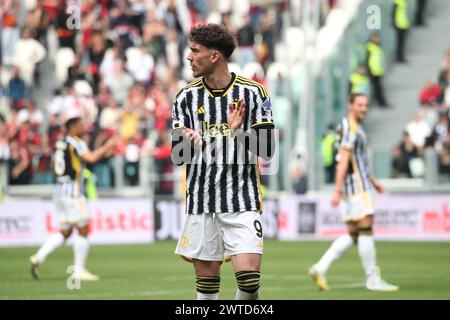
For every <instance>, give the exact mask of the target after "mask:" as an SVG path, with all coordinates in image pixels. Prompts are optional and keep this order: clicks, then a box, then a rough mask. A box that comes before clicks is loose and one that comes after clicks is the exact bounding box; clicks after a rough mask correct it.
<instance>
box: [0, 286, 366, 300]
mask: <svg viewBox="0 0 450 320" xmlns="http://www.w3.org/2000/svg"><path fill="white" fill-rule="evenodd" d="M356 288H365V284H364V283H363V282H355V283H347V284H336V285H334V286H332V289H356ZM234 291H235V289H229V288H226V289H221V292H234ZM286 291H314V292H316V291H317V289H316V288H315V287H314V286H313V285H308V286H297V287H290V288H285V287H265V288H263V289H262V290H261V293H262V295H263V296H264V292H286ZM78 293H79V291H74V294H50V295H38V296H20V297H10V296H0V299H38V300H45V299H70V298H81V299H86V298H87V297H89V296H90V297H92V298H97V299H98V298H108V297H109V298H116V299H117V298H118V297H123V296H128V297H139V296H142V297H145V296H158V295H159V296H166V295H173V294H194V293H195V290H194V288H193V289H191V290H187V289H183V290H157V291H130V292H122V293H112V292H92V293H91V292H89V293H82V294H78ZM299 299H300V298H299Z"/></svg>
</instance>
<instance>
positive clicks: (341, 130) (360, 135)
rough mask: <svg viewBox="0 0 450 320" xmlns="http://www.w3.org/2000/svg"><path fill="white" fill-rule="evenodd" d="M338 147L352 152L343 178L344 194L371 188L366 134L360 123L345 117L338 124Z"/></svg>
mask: <svg viewBox="0 0 450 320" xmlns="http://www.w3.org/2000/svg"><path fill="white" fill-rule="evenodd" d="M338 134H339V146H340V148H343V149H347V150H350V151H351V152H352V155H351V158H350V163H349V167H348V170H347V174H346V176H345V180H344V192H343V193H344V195H347V196H350V195H356V194H361V193H363V192H366V191H369V190H372V183H371V182H370V179H369V159H368V155H367V136H366V132H365V131H364V128H363V126H362V125H360V124H358V123H357V122H356V121H354V120H351V119H350V118H348V117H346V118H343V119H342V121H341V122H340V124H339V125H338Z"/></svg>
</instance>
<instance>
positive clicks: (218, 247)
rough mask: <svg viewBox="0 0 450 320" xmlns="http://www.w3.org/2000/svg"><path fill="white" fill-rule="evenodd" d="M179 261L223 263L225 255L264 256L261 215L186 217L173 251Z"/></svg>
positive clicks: (199, 215) (191, 215)
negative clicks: (195, 260)
mask: <svg viewBox="0 0 450 320" xmlns="http://www.w3.org/2000/svg"><path fill="white" fill-rule="evenodd" d="M175 253H176V254H179V255H180V256H181V257H182V258H184V259H185V260H188V261H192V259H198V260H205V261H223V259H224V256H233V255H236V254H240V253H258V254H262V253H263V231H262V222H261V215H260V214H259V212H256V211H245V212H239V213H217V214H211V213H206V214H187V215H186V219H185V223H184V227H183V231H182V233H181V236H180V239H179V240H178V245H177V248H176V250H175Z"/></svg>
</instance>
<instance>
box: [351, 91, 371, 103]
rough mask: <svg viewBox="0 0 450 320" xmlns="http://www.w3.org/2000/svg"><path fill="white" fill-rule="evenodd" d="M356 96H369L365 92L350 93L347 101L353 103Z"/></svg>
mask: <svg viewBox="0 0 450 320" xmlns="http://www.w3.org/2000/svg"><path fill="white" fill-rule="evenodd" d="M358 97H367V98H369V96H368V95H367V94H364V93H352V94H351V95H350V98H348V102H350V103H354V102H355V100H356V98H358Z"/></svg>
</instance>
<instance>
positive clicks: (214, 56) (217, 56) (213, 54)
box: [211, 50, 220, 63]
mask: <svg viewBox="0 0 450 320" xmlns="http://www.w3.org/2000/svg"><path fill="white" fill-rule="evenodd" d="M219 59H220V52H219V51H217V50H212V51H211V62H212V63H216V62H217V61H218V60H219Z"/></svg>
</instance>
